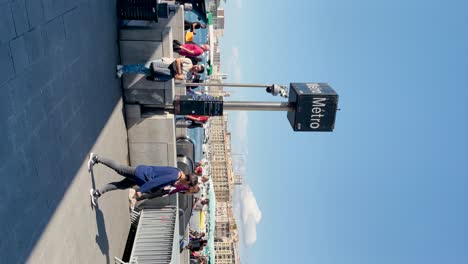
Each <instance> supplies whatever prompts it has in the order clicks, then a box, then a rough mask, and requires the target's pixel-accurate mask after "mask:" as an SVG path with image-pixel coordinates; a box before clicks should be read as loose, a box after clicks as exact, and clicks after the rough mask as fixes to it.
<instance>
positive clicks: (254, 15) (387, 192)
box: [221, 0, 468, 264]
mask: <svg viewBox="0 0 468 264" xmlns="http://www.w3.org/2000/svg"><path fill="white" fill-rule="evenodd" d="M225 10H226V11H225V13H226V22H225V36H224V37H223V38H222V43H221V44H222V45H221V47H222V68H223V69H224V71H225V72H226V73H227V74H228V75H229V80H228V81H231V82H233V81H235V82H245V83H251V82H253V83H278V84H287V85H289V83H290V82H316V81H318V82H328V83H329V84H330V85H331V86H332V87H333V88H334V89H335V90H336V91H337V92H338V94H339V95H340V103H339V107H340V108H341V109H342V110H341V111H340V112H339V113H338V115H337V120H336V126H335V131H334V132H332V133H297V132H296V133H295V132H293V131H292V129H291V127H290V125H289V123H288V121H287V119H286V113H282V112H268V113H265V112H263V113H262V112H249V113H231V114H230V118H231V120H232V122H231V131H232V132H233V137H234V143H233V147H234V151H235V152H236V153H243V154H244V156H239V155H238V156H237V157H236V161H237V163H236V170H237V171H238V172H240V173H242V174H244V178H245V180H246V182H247V184H246V185H245V186H244V187H243V188H242V189H238V190H236V195H235V199H236V201H235V207H236V213H237V215H238V216H239V220H238V221H239V222H240V225H241V226H242V228H243V246H242V249H241V250H242V260H243V263H320V264H328V263H330V264H335V263H359V264H363V263H369V264H370V263H372V264H375V263H379V264H382V263H392V264H393V263H426V264H427V263H468V251H467V248H468V213H467V209H466V208H467V205H468V191H467V188H468V179H467V177H468V160H467V156H468V155H467V154H468V153H467V152H468V150H467V147H468V144H467V138H466V135H468V125H467V118H466V116H467V114H468V109H467V103H466V99H468V96H467V95H468V85H467V83H468V70H467V69H468V67H467V66H468V65H467V64H468V54H467V53H468V29H467V25H468V21H467V20H468V15H467V14H468V13H467V10H468V3H467V2H466V1H450V0H448V1H447V0H446V1H430V0H429V1H422V0H421V1H420V0H414V1H402V0H394V1H375V0H374V1H371V0H368V1H367V0H357V1H332V0H327V1H325V0H316V1H313V0H310V1H305V0H304V1H298V0H297V1H292V0H291V1H267V0H256V1H246V0H237V1H235V0H233V1H228V3H227V4H226V5H225ZM245 99H249V100H264V101H265V100H267V101H272V100H281V99H277V98H273V97H271V96H269V95H267V94H266V93H264V92H263V90H255V89H244V90H241V89H236V90H235V94H234V96H233V97H232V98H230V99H229V100H245Z"/></svg>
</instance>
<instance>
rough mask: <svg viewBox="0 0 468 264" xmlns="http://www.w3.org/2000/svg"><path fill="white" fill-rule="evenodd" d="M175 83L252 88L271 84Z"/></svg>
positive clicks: (265, 86)
mask: <svg viewBox="0 0 468 264" xmlns="http://www.w3.org/2000/svg"><path fill="white" fill-rule="evenodd" d="M176 85H182V86H225V87H228V86H229V87H253V88H267V87H271V86H273V84H254V83H207V82H201V83H177V84H176Z"/></svg>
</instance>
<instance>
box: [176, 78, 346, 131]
mask: <svg viewBox="0 0 468 264" xmlns="http://www.w3.org/2000/svg"><path fill="white" fill-rule="evenodd" d="M181 85H183V86H193V85H194V84H193V83H182V84H181ZM197 85H199V86H202V85H207V86H224V87H226V86H230V87H254V88H265V87H266V91H267V92H268V93H270V94H272V95H274V96H275V95H280V96H282V97H285V98H288V101H287V102H253V101H223V98H222V97H221V96H219V97H213V98H210V99H206V98H203V97H201V96H179V97H176V99H175V100H174V113H175V114H178V115H190V114H192V115H193V114H195V115H207V116H221V115H223V111H224V110H249V111H287V118H288V120H289V123H290V124H291V127H292V128H293V130H294V131H333V129H334V127H335V119H336V111H337V110H338V94H337V93H336V92H335V90H333V89H332V88H331V87H330V85H328V84H327V83H291V84H290V85H289V93H288V91H286V86H284V85H276V84H271V85H265V84H232V83H197Z"/></svg>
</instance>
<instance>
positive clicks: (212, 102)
mask: <svg viewBox="0 0 468 264" xmlns="http://www.w3.org/2000/svg"><path fill="white" fill-rule="evenodd" d="M174 113H175V114H176V115H203V116H222V115H223V98H222V97H221V96H217V97H212V98H209V99H208V98H204V97H198V96H195V97H192V96H187V95H181V96H178V97H176V100H175V101H174Z"/></svg>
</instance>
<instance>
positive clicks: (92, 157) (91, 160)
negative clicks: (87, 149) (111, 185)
mask: <svg viewBox="0 0 468 264" xmlns="http://www.w3.org/2000/svg"><path fill="white" fill-rule="evenodd" d="M97 162H98V161H97V155H96V154H94V153H92V152H91V153H89V160H88V171H91V169H92V168H93V166H94V164H96V163H97Z"/></svg>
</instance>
